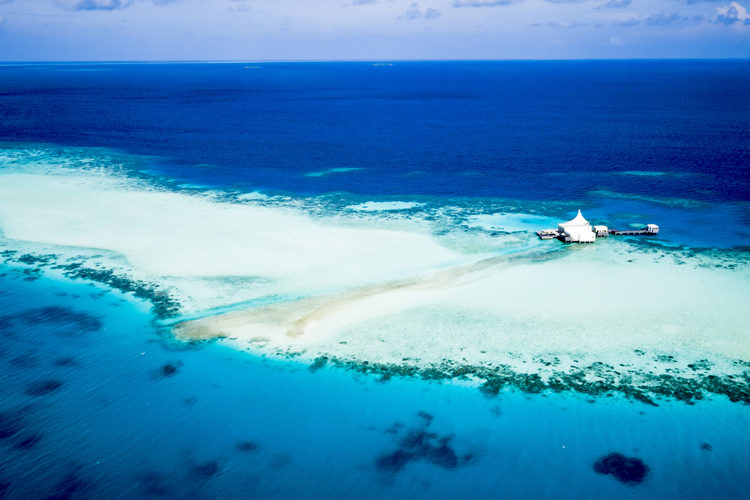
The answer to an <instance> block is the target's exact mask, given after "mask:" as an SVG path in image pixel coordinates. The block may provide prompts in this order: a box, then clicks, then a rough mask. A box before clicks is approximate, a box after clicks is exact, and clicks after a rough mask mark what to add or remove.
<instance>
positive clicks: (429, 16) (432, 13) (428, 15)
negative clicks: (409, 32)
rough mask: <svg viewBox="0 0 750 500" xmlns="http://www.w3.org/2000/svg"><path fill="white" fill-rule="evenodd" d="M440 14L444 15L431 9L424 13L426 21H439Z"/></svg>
mask: <svg viewBox="0 0 750 500" xmlns="http://www.w3.org/2000/svg"><path fill="white" fill-rule="evenodd" d="M440 14H442V12H440V11H439V10H437V9H433V8H432V7H430V8H428V9H427V10H426V11H424V18H425V19H437V18H438V17H440Z"/></svg>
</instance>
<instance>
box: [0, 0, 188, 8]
mask: <svg viewBox="0 0 750 500" xmlns="http://www.w3.org/2000/svg"><path fill="white" fill-rule="evenodd" d="M2 1H3V0H0V3H2ZM9 1H11V0H9ZM136 1H139V0H57V3H58V4H59V5H61V6H62V7H63V8H65V9H68V10H118V9H124V8H126V7H130V6H131V5H132V4H133V3H134V2H136ZM176 1H177V0H150V2H151V3H152V4H154V5H167V4H169V3H172V2H176Z"/></svg>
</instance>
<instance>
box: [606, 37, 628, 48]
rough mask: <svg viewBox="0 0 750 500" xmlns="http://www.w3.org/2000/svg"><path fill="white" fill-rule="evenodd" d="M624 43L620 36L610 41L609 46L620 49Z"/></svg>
mask: <svg viewBox="0 0 750 500" xmlns="http://www.w3.org/2000/svg"><path fill="white" fill-rule="evenodd" d="M623 43H624V42H623V41H622V38H620V37H619V36H613V37H612V38H610V39H609V44H610V45H614V46H615V47H619V46H620V45H622V44H623Z"/></svg>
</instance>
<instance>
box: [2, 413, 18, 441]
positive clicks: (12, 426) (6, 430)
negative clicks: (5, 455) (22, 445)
mask: <svg viewBox="0 0 750 500" xmlns="http://www.w3.org/2000/svg"><path fill="white" fill-rule="evenodd" d="M21 429H22V425H21V420H20V419H19V418H18V417H17V416H16V415H11V414H9V413H0V440H1V439H9V438H12V437H13V436H15V435H16V434H18V433H19V432H21Z"/></svg>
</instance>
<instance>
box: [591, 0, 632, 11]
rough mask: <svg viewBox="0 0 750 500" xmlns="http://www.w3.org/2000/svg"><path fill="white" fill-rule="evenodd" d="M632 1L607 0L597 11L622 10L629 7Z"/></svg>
mask: <svg viewBox="0 0 750 500" xmlns="http://www.w3.org/2000/svg"><path fill="white" fill-rule="evenodd" d="M632 1H633V0H609V2H607V3H603V4H601V5H600V6H599V7H597V9H623V8H625V7H627V6H628V5H630V3H631V2H632Z"/></svg>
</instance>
